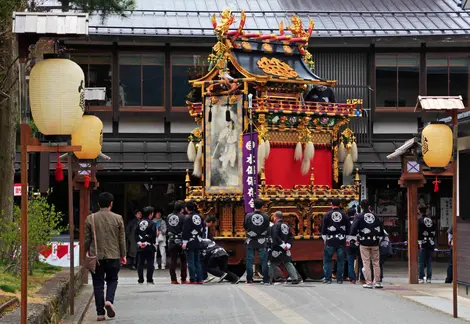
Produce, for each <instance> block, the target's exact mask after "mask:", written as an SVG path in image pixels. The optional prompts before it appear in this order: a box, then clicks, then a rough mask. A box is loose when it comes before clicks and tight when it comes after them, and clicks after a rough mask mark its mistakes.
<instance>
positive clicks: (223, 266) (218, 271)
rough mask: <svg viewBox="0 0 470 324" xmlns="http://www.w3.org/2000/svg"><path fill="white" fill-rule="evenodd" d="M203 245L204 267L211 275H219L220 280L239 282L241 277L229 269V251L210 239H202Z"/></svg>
mask: <svg viewBox="0 0 470 324" xmlns="http://www.w3.org/2000/svg"><path fill="white" fill-rule="evenodd" d="M202 246H203V249H202V253H201V259H202V264H203V267H204V269H205V270H206V271H207V272H208V273H210V274H211V275H214V276H216V277H219V278H220V280H219V282H222V281H223V280H224V279H227V280H228V281H230V282H231V283H233V284H237V283H238V282H239V281H240V278H239V277H238V276H237V275H236V274H234V273H232V272H230V271H229V270H228V253H227V251H225V249H224V248H222V247H221V246H220V245H217V244H216V243H215V242H214V241H212V240H210V239H204V240H202Z"/></svg>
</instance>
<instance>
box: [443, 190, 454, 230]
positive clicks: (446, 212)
mask: <svg viewBox="0 0 470 324" xmlns="http://www.w3.org/2000/svg"><path fill="white" fill-rule="evenodd" d="M451 225H452V198H448V197H441V218H440V228H441V229H444V228H448V227H450V226H451Z"/></svg>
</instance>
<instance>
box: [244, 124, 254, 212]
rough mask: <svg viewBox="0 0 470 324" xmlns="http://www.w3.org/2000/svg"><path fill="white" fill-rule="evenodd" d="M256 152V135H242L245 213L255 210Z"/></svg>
mask: <svg viewBox="0 0 470 324" xmlns="http://www.w3.org/2000/svg"><path fill="white" fill-rule="evenodd" d="M257 152H258V133H257V132H253V133H248V134H243V149H242V159H243V163H242V167H243V201H244V202H245V212H246V213H250V212H252V211H254V209H255V202H254V200H255V198H256V197H257V196H258V184H257V182H258V181H257V173H258V163H257V161H256V159H257V156H258V154H257Z"/></svg>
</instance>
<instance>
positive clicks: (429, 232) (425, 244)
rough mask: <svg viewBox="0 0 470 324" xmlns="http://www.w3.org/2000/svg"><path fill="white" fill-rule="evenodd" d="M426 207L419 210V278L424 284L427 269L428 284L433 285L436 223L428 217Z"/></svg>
mask: <svg viewBox="0 0 470 324" xmlns="http://www.w3.org/2000/svg"><path fill="white" fill-rule="evenodd" d="M427 209H428V208H427V207H426V206H420V207H419V208H418V214H419V215H420V218H419V220H418V246H419V252H418V271H419V273H418V277H419V283H424V268H426V282H427V283H431V278H432V252H433V251H434V249H435V248H436V243H435V242H436V223H435V222H434V221H433V220H432V219H431V218H430V217H428V216H426V212H427Z"/></svg>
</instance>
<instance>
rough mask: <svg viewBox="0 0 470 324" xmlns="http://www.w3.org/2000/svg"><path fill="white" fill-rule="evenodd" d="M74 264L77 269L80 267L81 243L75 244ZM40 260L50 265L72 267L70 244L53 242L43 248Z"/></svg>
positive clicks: (40, 251) (40, 252)
mask: <svg viewBox="0 0 470 324" xmlns="http://www.w3.org/2000/svg"><path fill="white" fill-rule="evenodd" d="M73 252H74V253H73V255H74V260H73V261H74V264H75V267H78V266H79V265H80V247H79V243H78V242H76V243H75V244H74V250H73ZM39 260H40V261H43V262H46V263H48V264H50V265H54V266H59V267H69V266H70V248H69V243H68V242H66V243H61V242H51V244H50V245H47V246H43V247H42V248H41V249H40V250H39Z"/></svg>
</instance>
